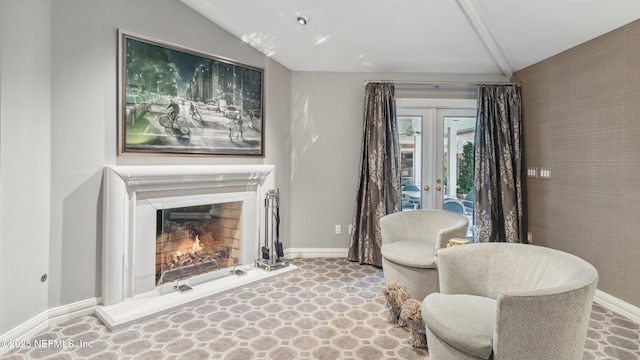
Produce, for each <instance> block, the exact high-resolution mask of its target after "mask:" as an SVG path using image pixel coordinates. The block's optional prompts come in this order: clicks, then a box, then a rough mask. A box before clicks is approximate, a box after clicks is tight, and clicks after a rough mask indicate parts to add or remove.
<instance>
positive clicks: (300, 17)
mask: <svg viewBox="0 0 640 360" xmlns="http://www.w3.org/2000/svg"><path fill="white" fill-rule="evenodd" d="M297 20H298V24H300V25H307V24H308V23H309V17H308V16H307V15H298V19H297Z"/></svg>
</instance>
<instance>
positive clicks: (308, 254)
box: [284, 248, 349, 259]
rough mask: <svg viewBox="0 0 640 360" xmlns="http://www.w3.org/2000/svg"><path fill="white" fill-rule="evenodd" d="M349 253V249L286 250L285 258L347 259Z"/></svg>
mask: <svg viewBox="0 0 640 360" xmlns="http://www.w3.org/2000/svg"><path fill="white" fill-rule="evenodd" d="M348 253H349V249H348V248H287V249H284V257H285V258H287V259H296V258H318V257H337V258H346V257H347V254H348Z"/></svg>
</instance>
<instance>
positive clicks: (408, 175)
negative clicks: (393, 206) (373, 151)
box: [397, 116, 422, 211]
mask: <svg viewBox="0 0 640 360" xmlns="http://www.w3.org/2000/svg"><path fill="white" fill-rule="evenodd" d="M397 121H398V133H399V140H400V178H401V181H402V211H410V210H416V209H420V207H421V204H420V203H421V202H422V195H421V191H420V183H421V181H420V176H421V172H422V170H421V169H422V117H421V116H398V117H397Z"/></svg>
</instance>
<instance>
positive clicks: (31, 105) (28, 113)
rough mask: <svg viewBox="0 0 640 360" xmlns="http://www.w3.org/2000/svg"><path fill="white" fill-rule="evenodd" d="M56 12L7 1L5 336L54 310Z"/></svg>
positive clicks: (0, 25)
mask: <svg viewBox="0 0 640 360" xmlns="http://www.w3.org/2000/svg"><path fill="white" fill-rule="evenodd" d="M50 12H51V7H50V4H49V2H48V1H45V2H43V1H38V0H17V1H0V284H1V289H0V334H3V333H4V332H6V331H8V330H9V329H12V328H14V327H16V326H17V325H19V324H21V323H23V322H24V321H26V320H27V319H29V318H31V317H34V316H36V315H38V314H40V313H42V312H44V311H46V310H47V285H48V283H46V282H45V283H41V282H40V276H41V275H42V274H44V273H47V272H49V269H48V265H49V210H50V187H51V175H50V166H51V164H50V154H49V151H50V148H51V146H50V143H51V137H50V129H51V114H50V109H51V86H50V84H51V66H50V61H49V59H50V57H51V44H50V34H51V20H50V19H51V16H50ZM24 19H29V21H24ZM90 241H93V242H95V235H94V236H93V237H92V239H90Z"/></svg>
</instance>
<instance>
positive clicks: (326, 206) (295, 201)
mask: <svg viewBox="0 0 640 360" xmlns="http://www.w3.org/2000/svg"><path fill="white" fill-rule="evenodd" d="M365 80H424V81H470V82H478V81H505V80H507V79H505V78H504V77H502V76H499V75H473V74H467V75H447V74H426V73H424V74H410V73H402V74H400V73H330V72H294V73H293V78H292V91H293V92H292V118H291V154H290V155H291V198H292V200H291V201H292V205H291V206H292V209H293V211H292V212H291V247H292V248H316V249H318V248H319V249H322V248H342V249H346V248H348V246H349V234H348V225H349V224H351V222H352V221H353V211H354V208H355V201H356V192H357V188H358V174H359V170H360V151H361V143H362V132H363V108H364V91H365V86H364V82H365ZM443 94H446V95H443ZM463 95H467V94H463ZM443 96H444V97H460V94H459V93H458V92H455V94H454V92H451V91H450V90H446V89H438V90H433V89H432V87H429V86H424V85H422V86H407V85H404V86H403V85H397V86H396V97H399V98H425V97H429V98H435V97H443ZM335 225H342V234H341V235H335V234H334V228H335ZM344 255H345V256H346V252H345V253H344Z"/></svg>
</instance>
